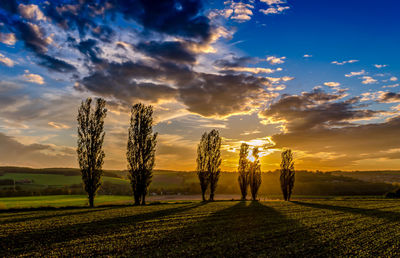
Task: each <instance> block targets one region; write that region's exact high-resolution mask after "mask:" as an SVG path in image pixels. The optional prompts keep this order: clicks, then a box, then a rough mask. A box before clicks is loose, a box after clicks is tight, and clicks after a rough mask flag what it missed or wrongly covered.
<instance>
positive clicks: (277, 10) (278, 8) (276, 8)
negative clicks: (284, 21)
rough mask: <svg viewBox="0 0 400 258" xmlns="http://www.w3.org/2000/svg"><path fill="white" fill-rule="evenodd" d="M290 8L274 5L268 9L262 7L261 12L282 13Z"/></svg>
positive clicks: (266, 13)
mask: <svg viewBox="0 0 400 258" xmlns="http://www.w3.org/2000/svg"><path fill="white" fill-rule="evenodd" d="M288 9H290V7H289V6H274V7H269V8H268V9H260V12H262V13H263V14H265V15H270V14H281V13H283V12H284V11H285V10H288Z"/></svg>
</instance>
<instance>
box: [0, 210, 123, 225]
mask: <svg viewBox="0 0 400 258" xmlns="http://www.w3.org/2000/svg"><path fill="white" fill-rule="evenodd" d="M112 208H117V207H108V208H91V209H84V210H81V211H76V212H64V213H56V212H58V211H57V210H52V211H54V212H55V213H53V214H50V215H41V216H29V215H32V213H30V214H23V215H22V216H24V215H28V216H27V217H17V218H15V217H16V216H18V215H16V214H14V215H13V216H10V217H13V218H11V219H8V218H6V219H4V220H2V219H3V217H0V220H1V223H2V224H7V223H17V222H28V221H32V220H38V219H50V218H56V217H65V216H71V215H80V214H85V213H91V212H99V211H104V210H109V209H112ZM62 211H65V210H62ZM46 213H47V211H46Z"/></svg>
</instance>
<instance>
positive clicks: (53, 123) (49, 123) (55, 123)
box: [48, 122, 70, 130]
mask: <svg viewBox="0 0 400 258" xmlns="http://www.w3.org/2000/svg"><path fill="white" fill-rule="evenodd" d="M48 125H50V126H51V127H53V128H55V129H58V130H60V129H68V128H70V126H68V125H65V124H62V123H57V122H48Z"/></svg>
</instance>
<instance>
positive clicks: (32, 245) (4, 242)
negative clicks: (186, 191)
mask: <svg viewBox="0 0 400 258" xmlns="http://www.w3.org/2000/svg"><path fill="white" fill-rule="evenodd" d="M202 205H204V203H191V204H183V206H179V207H174V208H166V209H161V210H156V211H153V212H147V213H139V214H135V215H131V216H118V217H113V218H106V219H100V220H96V221H90V222H85V223H76V224H64V225H62V226H55V227H52V228H46V229H40V230H37V231H32V232H18V233H16V234H10V235H7V236H5V237H1V238H0V250H7V251H8V252H9V253H4V254H2V252H0V256H10V255H12V256H13V255H22V254H24V253H26V252H30V253H31V252H39V251H40V252H43V250H49V249H51V246H52V245H53V244H57V243H61V242H69V241H72V240H75V239H79V238H85V237H90V236H99V235H108V234H112V233H115V232H118V231H119V230H120V229H121V228H123V227H125V226H134V225H135V224H136V223H138V222H142V221H147V220H154V219H159V218H162V217H165V216H170V215H173V214H176V213H180V212H185V211H188V210H190V209H193V208H196V207H199V206H202ZM154 206H157V205H152V207H154ZM163 206H164V205H163ZM130 208H131V209H135V207H133V206H132V207H130ZM88 212H90V210H89V211H88ZM67 215H68V214H67ZM50 223H51V221H50ZM4 252H5V251H4Z"/></svg>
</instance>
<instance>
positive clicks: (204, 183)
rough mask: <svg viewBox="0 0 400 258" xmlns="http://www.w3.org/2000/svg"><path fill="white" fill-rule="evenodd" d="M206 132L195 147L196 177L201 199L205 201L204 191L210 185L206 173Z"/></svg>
mask: <svg viewBox="0 0 400 258" xmlns="http://www.w3.org/2000/svg"><path fill="white" fill-rule="evenodd" d="M207 137H208V134H207V132H205V133H203V135H202V136H201V140H200V143H199V145H198V146H197V160H196V161H197V176H198V178H199V182H200V189H201V197H202V200H203V202H204V201H206V191H207V188H208V185H209V183H210V180H209V173H208V166H207V164H208V160H207V159H208V155H207V148H208V146H207V144H208V142H207Z"/></svg>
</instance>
